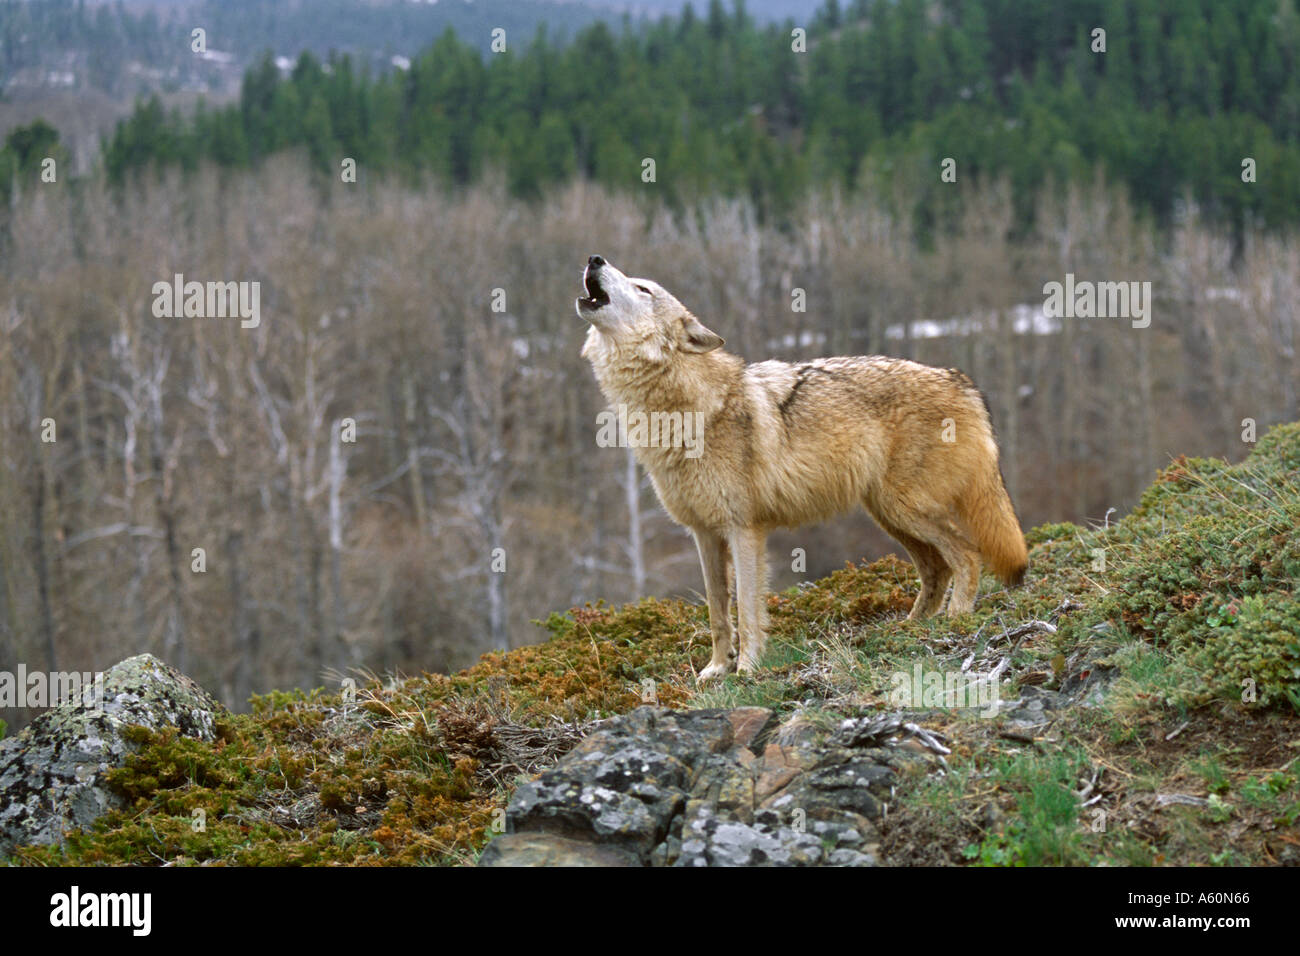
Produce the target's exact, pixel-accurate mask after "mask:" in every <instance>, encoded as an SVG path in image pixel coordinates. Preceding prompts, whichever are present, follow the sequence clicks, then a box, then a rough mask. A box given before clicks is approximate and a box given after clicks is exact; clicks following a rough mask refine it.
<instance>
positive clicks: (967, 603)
mask: <svg viewBox="0 0 1300 956" xmlns="http://www.w3.org/2000/svg"><path fill="white" fill-rule="evenodd" d="M954 578H955V580H954V582H953V586H952V599H951V600H950V601H949V602H948V616H949V617H956V616H957V615H959V614H966V613H968V612H970V611H973V610H975V594H976V592H977V591H978V590H979V586H980V557H979V553H978V552H971V553H968V554H967V555H966V560H965V562H964V563H963V564H961V565H959V566H958V567H957V570H956V572H955V573H954Z"/></svg>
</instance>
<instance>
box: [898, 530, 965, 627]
mask: <svg viewBox="0 0 1300 956" xmlns="http://www.w3.org/2000/svg"><path fill="white" fill-rule="evenodd" d="M894 537H895V538H897V539H898V543H899V544H901V545H902V546H903V547H905V548H906V549H907V553H908V554H909V555H911V557H912V563H913V564H915V565H916V570H917V572H918V573H919V574H920V575H921V593H920V594H918V595H917V596H916V601H915V602H914V603H913V604H912V610H911V612H910V613H909V614H908V615H907V619H908V620H909V621H914V620H916V619H917V618H921V617H931V616H933V615H935V614H938V613H939V609H940V608H942V607H943V599H944V594H945V592H946V591H947V590H948V582H949V581H951V580H952V568H950V567H948V565H947V563H946V562H945V561H944V560H943V555H941V554H940V553H939V550H938V549H937V548H935V547H934V546H933V545H929V544H926V543H925V542H924V541H922V540H921V539H920V538H913V537H912V536H911V535H909V534H896V535H894Z"/></svg>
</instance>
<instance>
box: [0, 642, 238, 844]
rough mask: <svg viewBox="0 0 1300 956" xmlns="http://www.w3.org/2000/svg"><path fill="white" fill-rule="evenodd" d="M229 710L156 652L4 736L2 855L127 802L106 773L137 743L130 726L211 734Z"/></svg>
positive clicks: (55, 837)
mask: <svg viewBox="0 0 1300 956" xmlns="http://www.w3.org/2000/svg"><path fill="white" fill-rule="evenodd" d="M222 711H223V708H222V706H221V704H220V703H218V702H217V701H216V700H215V699H214V698H213V697H212V696H211V695H210V694H208V693H207V691H205V690H204V689H203V688H202V687H200V686H199V685H198V684H196V683H194V681H192V680H190V679H189V678H188V677H186V676H185V675H184V674H182V673H180V672H179V671H177V670H175V669H174V668H172V667H170V666H168V665H167V664H164V663H163V662H162V661H160V660H158V659H157V658H156V657H153V656H152V655H149V654H141V655H139V656H137V657H130V658H127V659H126V660H124V661H122V662H121V663H119V664H117V665H115V666H114V667H112V668H110V669H109V670H108V671H106V672H105V673H104V678H103V682H102V685H93V686H92V688H91V689H89V690H88V691H87V692H86V694H85V695H84V698H83V700H82V701H81V702H79V703H72V704H63V705H61V706H59V707H55V708H53V709H51V710H49V711H47V712H45V713H43V714H41V715H40V716H39V717H37V718H36V719H35V720H34V721H33V722H32V723H31V725H30V726H29V727H27V728H25V729H24V730H23V731H22V732H21V733H19V734H18V735H17V736H16V737H12V738H10V739H7V740H4V741H0V855H4V854H7V853H9V852H11V851H12V850H13V848H14V847H16V846H22V845H25V844H50V843H60V842H62V840H63V833H64V831H65V830H69V829H75V828H85V827H88V826H90V825H91V824H92V823H93V822H94V821H95V820H96V819H98V818H99V817H100V816H101V815H103V814H104V813H105V812H106V811H108V810H109V809H111V808H113V807H116V806H119V805H120V798H119V797H117V796H116V795H115V794H113V793H112V792H111V791H109V790H107V789H106V788H105V787H104V786H103V775H104V773H105V771H107V770H109V769H111V768H113V767H118V766H121V764H122V763H123V761H124V760H125V757H126V755H127V753H128V752H130V750H131V744H130V743H129V742H127V741H126V740H124V739H123V736H122V731H123V729H124V728H126V727H128V726H132V725H140V726H144V727H148V728H149V729H151V730H157V729H161V728H163V727H176V728H178V729H179V730H180V732H181V733H182V734H183V735H185V736H189V737H196V738H199V739H201V740H211V739H212V738H213V737H214V735H215V722H216V717H217V715H218V714H220V713H221V712H222Z"/></svg>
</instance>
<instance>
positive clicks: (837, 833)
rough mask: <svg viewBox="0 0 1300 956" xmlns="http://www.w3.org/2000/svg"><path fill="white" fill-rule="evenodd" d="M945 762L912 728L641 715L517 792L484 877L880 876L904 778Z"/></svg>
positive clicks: (645, 710)
mask: <svg viewBox="0 0 1300 956" xmlns="http://www.w3.org/2000/svg"><path fill="white" fill-rule="evenodd" d="M909 728H910V729H909ZM913 731H915V733H913ZM917 735H920V736H917ZM935 749H938V750H940V751H941V750H942V749H943V748H942V745H940V744H938V743H937V741H935V740H934V738H933V736H932V735H929V734H926V733H925V732H924V731H920V730H919V728H915V727H914V726H913V725H910V724H906V723H905V722H904V721H903V720H902V718H890V717H885V718H874V719H863V720H857V721H855V720H846V721H844V722H843V723H842V724H841V725H840V726H839V727H838V728H835V729H833V730H828V729H822V728H819V727H817V726H815V725H813V724H811V723H809V722H807V721H805V720H802V719H800V718H799V717H797V716H796V717H795V718H792V719H791V720H789V721H787V722H786V723H784V724H778V723H777V720H776V717H775V715H774V713H773V712H772V711H770V710H766V709H764V708H758V707H745V708H739V709H735V710H694V711H670V710H662V709H655V708H650V707H642V708H640V709H638V710H636V711H633V712H632V713H630V714H627V715H624V716H622V717H618V718H615V719H613V720H611V721H609V722H608V723H607V724H605V725H604V726H602V727H600V728H599V729H597V730H595V731H593V732H592V734H591V735H590V736H588V737H587V738H586V739H585V740H584V741H583V742H582V743H581V744H579V745H578V746H577V747H576V748H575V749H574V750H573V751H572V752H571V753H570V754H569V755H568V756H566V757H565V758H564V759H563V760H561V761H560V762H559V763H558V764H557V765H556V766H555V767H553V768H551V769H550V770H548V771H546V772H545V773H543V774H541V775H540V776H539V777H538V778H537V779H535V780H533V781H531V782H528V783H525V784H523V785H522V786H520V787H519V789H518V790H516V791H515V794H514V797H513V798H512V799H511V801H510V804H509V807H508V808H507V811H506V833H505V834H503V835H501V836H499V837H497V838H495V839H494V840H492V841H491V842H490V843H489V844H488V846H487V848H486V849H485V850H484V852H483V855H482V857H481V858H480V860H479V865H480V866H611V865H625V866H756V865H758V866H762V865H766V866H875V865H877V864H878V863H879V862H880V850H879V842H880V841H879V834H878V831H877V822H878V821H879V820H880V818H881V816H882V814H883V813H884V812H885V808H886V806H887V805H888V803H889V801H890V798H891V795H892V790H893V783H894V780H895V779H896V776H897V774H898V773H900V772H904V771H906V770H908V769H918V768H919V769H924V768H926V767H929V766H930V765H931V762H932V761H933V760H934V759H935V758H934V754H933V751H934V750H935Z"/></svg>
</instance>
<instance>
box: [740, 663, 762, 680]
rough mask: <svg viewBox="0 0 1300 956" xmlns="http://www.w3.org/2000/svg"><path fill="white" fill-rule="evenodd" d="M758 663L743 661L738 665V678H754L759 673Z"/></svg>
mask: <svg viewBox="0 0 1300 956" xmlns="http://www.w3.org/2000/svg"><path fill="white" fill-rule="evenodd" d="M758 670H759V668H758V663H757V662H756V661H741V662H740V663H739V664H737V665H736V676H738V677H753V676H754V675H755V674H757V673H758Z"/></svg>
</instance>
